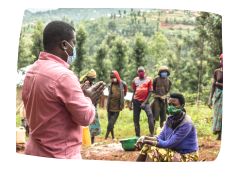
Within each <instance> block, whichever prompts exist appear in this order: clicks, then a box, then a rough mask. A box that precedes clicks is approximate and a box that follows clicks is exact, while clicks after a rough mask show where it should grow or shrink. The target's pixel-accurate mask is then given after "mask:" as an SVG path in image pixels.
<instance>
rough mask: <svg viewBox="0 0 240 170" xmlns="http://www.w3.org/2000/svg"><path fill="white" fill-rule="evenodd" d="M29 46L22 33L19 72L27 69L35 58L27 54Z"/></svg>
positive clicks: (19, 49) (19, 47) (19, 48)
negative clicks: (21, 69) (24, 68)
mask: <svg viewBox="0 0 240 170" xmlns="http://www.w3.org/2000/svg"><path fill="white" fill-rule="evenodd" d="M27 48H28V45H26V42H25V37H24V35H23V33H22V29H21V33H20V39H19V46H18V64H17V70H18V71H19V69H20V68H23V67H26V66H28V65H30V64H32V63H33V61H34V59H35V57H34V56H33V55H32V56H30V54H28V52H27Z"/></svg>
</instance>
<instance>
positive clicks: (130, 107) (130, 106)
mask: <svg viewBox="0 0 240 170" xmlns="http://www.w3.org/2000/svg"><path fill="white" fill-rule="evenodd" d="M129 109H130V110H133V109H132V102H131V103H130V105H129Z"/></svg>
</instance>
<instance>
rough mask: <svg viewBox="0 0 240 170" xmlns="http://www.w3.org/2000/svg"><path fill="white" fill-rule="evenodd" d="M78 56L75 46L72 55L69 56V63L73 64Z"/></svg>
mask: <svg viewBox="0 0 240 170" xmlns="http://www.w3.org/2000/svg"><path fill="white" fill-rule="evenodd" d="M75 58H76V49H75V47H74V49H73V55H72V56H68V64H71V63H72V62H73V61H74V60H75Z"/></svg>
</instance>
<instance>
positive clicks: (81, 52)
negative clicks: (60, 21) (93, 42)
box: [73, 25, 88, 77]
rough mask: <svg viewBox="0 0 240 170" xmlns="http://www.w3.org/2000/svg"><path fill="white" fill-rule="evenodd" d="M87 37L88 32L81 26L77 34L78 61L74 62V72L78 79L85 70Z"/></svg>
mask: <svg viewBox="0 0 240 170" xmlns="http://www.w3.org/2000/svg"><path fill="white" fill-rule="evenodd" d="M87 36H88V34H87V32H86V31H85V29H84V28H83V26H82V25H80V26H79V28H78V30H77V33H76V40H77V43H76V59H75V60H74V62H73V66H74V72H75V74H76V75H77V76H78V77H80V72H81V71H82V70H83V69H84V59H85V57H86V54H87V47H86V41H87Z"/></svg>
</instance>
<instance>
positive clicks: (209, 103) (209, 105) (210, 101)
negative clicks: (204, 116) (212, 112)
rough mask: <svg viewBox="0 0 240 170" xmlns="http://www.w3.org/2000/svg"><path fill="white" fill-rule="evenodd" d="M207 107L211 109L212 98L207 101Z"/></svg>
mask: <svg viewBox="0 0 240 170" xmlns="http://www.w3.org/2000/svg"><path fill="white" fill-rule="evenodd" d="M208 107H209V108H210V109H212V108H211V107H212V100H209V101H208Z"/></svg>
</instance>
